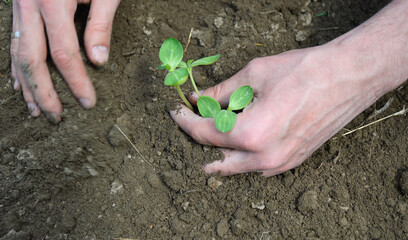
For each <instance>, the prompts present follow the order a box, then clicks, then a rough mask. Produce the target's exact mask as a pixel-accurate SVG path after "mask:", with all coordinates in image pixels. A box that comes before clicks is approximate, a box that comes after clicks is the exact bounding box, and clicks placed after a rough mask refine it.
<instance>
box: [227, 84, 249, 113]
mask: <svg viewBox="0 0 408 240" xmlns="http://www.w3.org/2000/svg"><path fill="white" fill-rule="evenodd" d="M253 96H254V90H253V89H252V88H251V87H250V86H242V87H240V88H238V89H237V90H235V92H233V93H232V94H231V97H230V102H229V105H228V110H230V111H234V110H240V109H243V108H244V107H246V106H247V105H248V104H249V103H250V102H251V100H252V97H253Z"/></svg>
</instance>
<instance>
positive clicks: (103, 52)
mask: <svg viewBox="0 0 408 240" xmlns="http://www.w3.org/2000/svg"><path fill="white" fill-rule="evenodd" d="M92 56H93V59H94V60H95V62H96V63H97V64H98V65H103V64H105V63H106V62H107V61H108V57H109V51H108V48H107V47H105V46H102V45H99V46H95V47H93V48H92Z"/></svg>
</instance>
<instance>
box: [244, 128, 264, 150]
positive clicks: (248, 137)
mask: <svg viewBox="0 0 408 240" xmlns="http://www.w3.org/2000/svg"><path fill="white" fill-rule="evenodd" d="M243 136H245V137H244V138H242V142H241V144H240V147H242V148H243V149H246V150H248V151H257V150H258V149H259V148H260V147H261V146H262V144H263V143H264V141H263V140H262V138H261V137H260V135H259V134H257V133H256V132H255V131H250V130H246V131H245V132H244V133H243Z"/></svg>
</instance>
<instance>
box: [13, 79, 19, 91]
mask: <svg viewBox="0 0 408 240" xmlns="http://www.w3.org/2000/svg"><path fill="white" fill-rule="evenodd" d="M18 87H19V84H18V80H17V79H15V80H14V84H13V88H14V90H16V91H17V90H18Z"/></svg>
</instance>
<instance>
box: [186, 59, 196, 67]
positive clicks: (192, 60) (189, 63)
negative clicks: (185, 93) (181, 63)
mask: <svg viewBox="0 0 408 240" xmlns="http://www.w3.org/2000/svg"><path fill="white" fill-rule="evenodd" d="M192 62H194V59H190V60H188V61H187V68H190V69H191V68H192V66H191V63H192Z"/></svg>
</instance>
